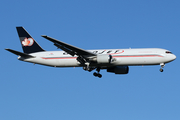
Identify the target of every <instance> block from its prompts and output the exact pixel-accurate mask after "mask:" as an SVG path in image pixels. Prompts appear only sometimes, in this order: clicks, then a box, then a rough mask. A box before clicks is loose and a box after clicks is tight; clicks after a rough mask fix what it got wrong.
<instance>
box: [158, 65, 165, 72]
mask: <svg viewBox="0 0 180 120" xmlns="http://www.w3.org/2000/svg"><path fill="white" fill-rule="evenodd" d="M160 65H161V68H160V70H159V71H160V72H163V71H164V70H163V68H164V66H165V64H164V63H161V64H160Z"/></svg>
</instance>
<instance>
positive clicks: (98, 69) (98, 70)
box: [93, 68, 102, 78]
mask: <svg viewBox="0 0 180 120" xmlns="http://www.w3.org/2000/svg"><path fill="white" fill-rule="evenodd" d="M96 71H97V72H94V73H93V75H94V76H95V77H99V78H101V77H102V75H101V74H100V73H99V72H100V68H97V69H96Z"/></svg>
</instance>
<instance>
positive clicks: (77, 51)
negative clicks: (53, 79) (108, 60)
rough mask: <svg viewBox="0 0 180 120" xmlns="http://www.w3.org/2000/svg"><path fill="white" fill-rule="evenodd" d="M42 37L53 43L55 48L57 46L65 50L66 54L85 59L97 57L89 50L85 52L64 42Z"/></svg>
mask: <svg viewBox="0 0 180 120" xmlns="http://www.w3.org/2000/svg"><path fill="white" fill-rule="evenodd" d="M42 37H44V38H46V39H48V40H49V41H51V42H53V43H54V45H55V46H57V47H58V48H60V49H62V50H64V51H65V52H67V53H68V54H70V55H72V56H74V55H78V56H84V57H86V56H87V57H89V56H96V54H94V53H92V52H89V51H87V50H83V49H81V48H78V47H75V46H72V45H69V44H67V43H64V42H62V41H59V40H56V39H54V38H51V37H49V36H46V35H42Z"/></svg>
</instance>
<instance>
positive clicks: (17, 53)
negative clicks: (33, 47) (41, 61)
mask: <svg viewBox="0 0 180 120" xmlns="http://www.w3.org/2000/svg"><path fill="white" fill-rule="evenodd" d="M5 50H7V51H9V52H11V53H13V54H15V55H18V56H21V57H24V58H34V57H35V56H32V55H28V54H26V53H22V52H18V51H15V50H12V49H5Z"/></svg>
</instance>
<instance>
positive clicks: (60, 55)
mask: <svg viewBox="0 0 180 120" xmlns="http://www.w3.org/2000/svg"><path fill="white" fill-rule="evenodd" d="M16 29H17V32H18V35H19V39H20V42H21V45H22V49H23V51H24V52H19V51H15V50H12V49H5V50H7V51H9V52H11V53H13V54H15V55H18V56H19V57H18V60H21V61H25V62H30V63H34V64H41V65H46V66H51V67H82V68H83V69H84V70H85V71H89V72H91V71H92V70H95V69H96V71H97V72H94V73H93V75H94V76H95V77H99V78H101V77H102V75H101V74H100V70H101V69H106V70H107V72H111V73H115V74H128V72H129V66H144V65H160V66H161V68H160V72H163V68H164V66H165V64H166V63H169V62H171V61H173V60H175V59H176V56H175V55H174V54H172V52H170V51H169V50H166V49H161V48H141V49H100V50H84V49H81V48H78V47H75V46H73V45H70V44H67V43H65V42H62V41H59V40H56V39H54V38H52V37H49V36H47V35H42V37H43V38H45V39H47V40H49V41H51V42H52V43H54V45H55V46H56V47H57V48H60V49H61V50H62V51H45V50H44V49H43V48H41V46H40V45H39V44H38V43H37V42H36V41H35V40H34V38H32V37H31V35H30V34H29V33H28V32H27V31H26V30H25V29H24V28H23V27H16Z"/></svg>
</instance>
